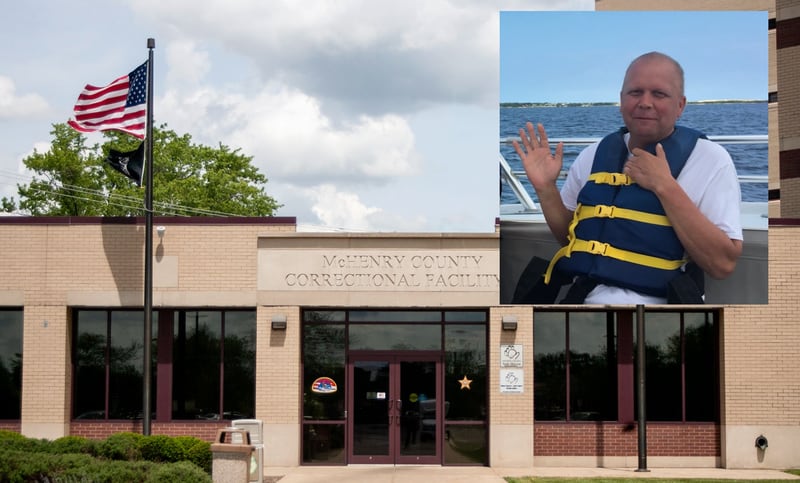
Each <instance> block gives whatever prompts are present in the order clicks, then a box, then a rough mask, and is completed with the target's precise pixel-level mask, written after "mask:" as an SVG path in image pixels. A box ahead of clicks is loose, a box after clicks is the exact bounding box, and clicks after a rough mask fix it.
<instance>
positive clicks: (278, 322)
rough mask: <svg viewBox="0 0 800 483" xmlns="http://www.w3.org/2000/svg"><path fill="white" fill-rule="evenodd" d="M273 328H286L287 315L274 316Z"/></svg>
mask: <svg viewBox="0 0 800 483" xmlns="http://www.w3.org/2000/svg"><path fill="white" fill-rule="evenodd" d="M272 330H286V316H285V315H281V314H276V315H273V316H272Z"/></svg>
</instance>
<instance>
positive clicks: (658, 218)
mask: <svg viewBox="0 0 800 483" xmlns="http://www.w3.org/2000/svg"><path fill="white" fill-rule="evenodd" d="M575 216H576V217H577V221H581V220H585V219H587V218H624V219H626V220H634V221H641V222H642V223H649V224H651V225H662V226H672V223H670V222H669V218H667V217H666V216H665V215H654V214H653V213H647V212H644V211H638V210H630V209H628V208H620V207H618V206H608V205H595V206H581V205H578V208H576V209H575ZM573 222H575V220H574V219H573Z"/></svg>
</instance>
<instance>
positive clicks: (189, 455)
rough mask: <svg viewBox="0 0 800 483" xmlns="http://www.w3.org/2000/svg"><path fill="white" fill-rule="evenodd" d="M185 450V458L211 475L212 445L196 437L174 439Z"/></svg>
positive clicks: (177, 437)
mask: <svg viewBox="0 0 800 483" xmlns="http://www.w3.org/2000/svg"><path fill="white" fill-rule="evenodd" d="M173 439H174V440H175V442H176V443H178V445H180V446H181V447H182V448H183V458H182V459H184V460H186V461H191V462H192V463H194V464H195V465H197V466H198V467H200V468H202V469H203V471H205V472H206V473H209V474H210V473H211V443H209V442H207V441H203V440H202V439H199V438H195V437H194V436H176V437H175V438H173Z"/></svg>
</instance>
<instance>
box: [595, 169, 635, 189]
mask: <svg viewBox="0 0 800 483" xmlns="http://www.w3.org/2000/svg"><path fill="white" fill-rule="evenodd" d="M589 181H594V182H595V183H597V184H610V185H614V186H620V185H626V186H627V185H631V184H634V181H633V179H631V177H630V176H628V175H627V174H624V173H609V172H607V171H600V172H598V173H592V174H590V175H589Z"/></svg>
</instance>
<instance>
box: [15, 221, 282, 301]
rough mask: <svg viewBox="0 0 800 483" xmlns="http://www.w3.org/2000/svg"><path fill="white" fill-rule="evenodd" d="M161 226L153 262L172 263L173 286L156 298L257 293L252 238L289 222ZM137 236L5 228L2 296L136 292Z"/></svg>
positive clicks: (116, 231) (117, 229) (126, 229)
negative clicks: (173, 294) (178, 294)
mask: <svg viewBox="0 0 800 483" xmlns="http://www.w3.org/2000/svg"><path fill="white" fill-rule="evenodd" d="M165 226H166V228H167V229H166V233H165V235H164V237H163V239H160V238H159V237H158V236H157V235H155V234H154V235H153V256H154V259H155V263H154V265H158V262H159V260H160V259H163V258H165V257H167V258H173V259H175V260H176V261H177V263H176V265H175V267H176V270H177V273H176V274H175V275H176V279H177V285H175V286H172V287H164V286H161V287H157V288H155V289H154V298H155V295H156V294H157V293H168V292H193V291H199V292H203V291H231V292H241V291H248V290H249V291H253V292H255V290H256V270H257V250H256V248H257V239H258V235H259V234H260V233H265V232H269V231H285V230H289V231H294V226H293V225H286V226H284V225H277V226H267V225H263V224H261V225H258V224H243V225H233V224H221V225H197V224H194V225H186V224H175V225H170V224H169V223H165ZM154 231H155V230H154ZM143 235H144V226H142V225H129V224H84V225H81V224H53V225H38V224H20V225H3V226H2V230H0V246H2V247H3V250H2V251H0V292H2V291H9V292H10V291H14V292H15V293H17V292H23V293H24V300H21V301H20V302H19V303H20V304H24V305H37V304H39V303H47V304H59V303H60V304H65V303H66V301H67V296H68V294H75V293H85V294H93V293H97V292H106V291H112V292H120V291H122V292H125V291H132V292H136V293H139V294H142V293H143V284H144V241H143ZM228 267H237V269H236V270H228ZM154 271H155V268H154ZM139 300H141V295H140V298H139ZM98 303H99V302H98ZM138 303H141V302H138ZM154 303H155V302H154ZM104 304H105V305H114V303H113V302H109V301H108V300H106V301H105V302H104Z"/></svg>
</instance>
